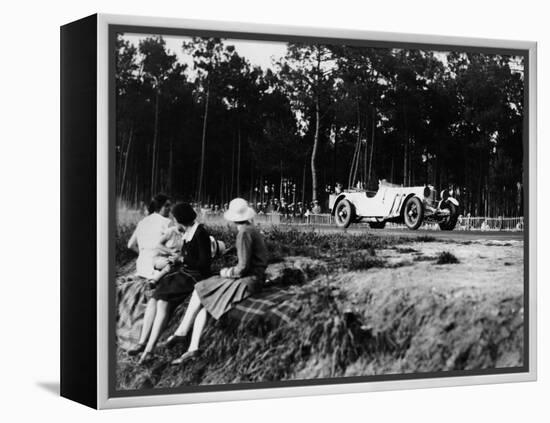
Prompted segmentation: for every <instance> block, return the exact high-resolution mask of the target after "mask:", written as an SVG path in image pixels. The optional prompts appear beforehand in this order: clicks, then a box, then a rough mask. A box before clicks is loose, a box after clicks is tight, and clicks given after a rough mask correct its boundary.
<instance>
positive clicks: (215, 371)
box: [117, 226, 523, 389]
mask: <svg viewBox="0 0 550 423" xmlns="http://www.w3.org/2000/svg"><path fill="white" fill-rule="evenodd" d="M209 230H210V232H211V233H212V234H213V235H214V236H215V237H216V238H218V239H222V240H224V241H225V242H226V243H227V244H228V245H231V244H232V243H233V242H234V237H235V232H234V231H233V230H229V229H228V228H227V227H223V226H219V227H209ZM264 235H265V237H266V241H267V245H268V248H269V251H270V263H271V265H270V269H278V270H279V271H280V270H281V268H282V270H284V269H285V266H287V263H288V259H287V260H285V258H288V257H292V256H298V257H307V258H308V260H310V262H311V263H313V264H312V265H308V266H304V267H303V268H301V269H300V272H301V275H299V276H300V277H296V273H295V272H288V273H284V272H283V273H284V277H282V278H281V279H280V280H278V281H277V284H278V286H279V288H280V289H284V290H286V291H288V292H290V293H291V294H292V301H293V302H294V303H295V304H296V306H297V308H298V312H297V314H296V316H295V317H294V319H293V320H292V322H290V323H288V324H282V325H280V326H278V327H274V328H273V327H272V328H270V329H269V330H266V328H265V327H264V326H261V325H258V326H254V327H241V326H239V325H235V322H231V321H224V320H222V321H220V322H213V321H212V322H211V323H210V324H209V325H208V327H207V329H206V331H205V334H204V337H203V342H202V346H203V349H204V352H203V354H202V356H201V357H200V358H198V359H197V360H195V361H193V362H190V363H187V364H186V365H185V366H182V367H174V366H171V365H170V364H169V363H170V361H171V360H172V359H174V358H176V357H177V356H178V355H179V354H181V353H182V349H177V348H176V349H175V350H174V351H163V350H159V351H158V353H159V356H158V357H157V359H156V360H155V361H154V362H153V363H152V364H151V365H149V366H139V365H137V363H136V361H135V360H134V359H132V358H130V357H128V356H127V354H126V353H125V352H124V351H123V350H120V351H119V352H118V357H117V358H118V366H117V385H118V387H119V389H140V388H160V387H177V386H185V385H196V384H203V385H206V384H214V385H215V384H226V383H243V382H267V381H279V380H296V379H311V378H326V377H340V376H359V375H379V374H391V373H412V372H414V373H418V372H433V371H463V370H470V369H481V368H496V367H510V366H520V365H522V363H523V355H522V354H523V308H522V304H523V295H522V289H521V285H518V286H516V284H515V283H514V284H512V285H510V284H508V285H506V284H504V285H503V286H502V287H500V286H499V285H494V284H484V283H479V282H476V284H473V282H472V284H469V280H468V278H465V277H463V276H462V273H459V274H460V276H457V277H454V276H453V272H454V271H455V269H459V270H460V271H461V272H463V273H464V272H465V273H464V274H468V266H469V265H470V264H469V262H470V261H471V260H469V259H467V260H464V259H463V256H460V254H458V253H457V255H459V256H460V259H459V257H455V256H454V253H455V252H456V251H462V250H464V251H473V248H474V247H472V245H462V246H461V248H462V250H460V249H459V248H458V247H457V246H458V244H456V245H454V244H453V243H445V244H441V245H439V244H437V243H434V239H431V238H430V237H425V236H424V237H414V236H413V237H406V238H399V237H385V236H384V235H383V232H382V233H381V235H376V236H375V235H370V234H369V236H355V235H350V234H345V233H338V234H319V233H315V232H309V231H294V230H284V231H281V230H278V229H276V228H267V229H264ZM436 244H437V245H436ZM475 248H481V249H483V251H484V255H487V248H493V249H495V248H497V249H498V248H507V249H510V248H511V247H509V246H479V247H475ZM423 250H426V251H428V253H427V254H423V253H422V251H423ZM388 251H390V252H392V254H393V255H394V256H395V255H397V256H398V257H403V256H407V255H409V256H410V257H411V259H410V260H409V259H407V260H402V261H400V262H396V261H395V260H390V259H389V258H388V257H389V256H391V255H389V254H388ZM450 251H453V253H450ZM499 255H500V253H499V252H497V253H495V256H497V257H498V256H499ZM117 257H118V256H117ZM480 257H481V256H480ZM234 259H235V258H234V257H232V256H227V257H224V258H223V259H218V260H217V261H216V262H215V264H214V268H215V270H217V269H219V267H221V266H224V265H228V264H231V262H232V261H234ZM476 260H477V261H476V263H477V262H479V263H481V264H480V265H484V261H483V260H485V259H482V258H477V259H476ZM506 260H511V259H510V258H507V259H506ZM486 261H487V263H488V264H489V262H488V259H487V260H486ZM130 262H131V261H130ZM124 263H128V262H127V261H126V262H124ZM124 263H121V264H124ZM477 265H478V264H476V266H477ZM492 265H493V263H492V262H491V266H492ZM294 270H295V269H294ZM475 270H476V272H477V273H483V272H478V269H477V268H476V269H475ZM457 271H458V270H457ZM490 271H491V269H488V270H487V275H488V278H490V277H491V275H490ZM427 276H429V278H427ZM481 282H483V281H481ZM184 310H185V305H182V306H180V307H179V308H178V309H177V310H176V312H175V314H174V316H173V317H172V319H171V321H170V323H169V327H168V329H167V330H166V331H165V333H164V334H163V337H166V336H167V335H168V334H169V333H171V332H172V331H173V329H174V328H175V326H176V325H177V324H178V323H179V320H180V318H181V316H182V314H183V312H184Z"/></svg>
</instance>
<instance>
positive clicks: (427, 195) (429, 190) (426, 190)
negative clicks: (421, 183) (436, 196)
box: [424, 186, 432, 198]
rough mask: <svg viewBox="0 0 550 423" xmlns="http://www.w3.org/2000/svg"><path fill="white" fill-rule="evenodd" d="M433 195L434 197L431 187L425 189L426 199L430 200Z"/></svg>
mask: <svg viewBox="0 0 550 423" xmlns="http://www.w3.org/2000/svg"><path fill="white" fill-rule="evenodd" d="M431 195H432V189H431V188H430V187H429V186H425V187H424V197H425V198H430V196H431Z"/></svg>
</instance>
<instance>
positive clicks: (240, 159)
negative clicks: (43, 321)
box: [109, 31, 529, 395]
mask: <svg viewBox="0 0 550 423" xmlns="http://www.w3.org/2000/svg"><path fill="white" fill-rule="evenodd" d="M195 32H196V33H189V35H174V34H173V33H163V32H162V31H159V32H158V33H152V32H146V33H141V32H139V31H136V32H130V31H127V32H117V33H116V34H115V40H114V41H113V43H114V46H115V48H114V49H113V51H111V53H110V54H112V55H114V57H113V64H114V76H113V78H112V81H114V86H113V87H111V89H112V91H113V93H112V95H113V97H114V104H115V108H114V112H113V113H114V114H113V115H112V116H114V119H113V120H112V122H111V125H113V129H112V131H111V134H112V135H114V138H113V139H111V140H110V142H111V145H112V146H113V148H114V151H115V156H114V177H113V178H114V180H113V186H114V196H115V200H116V204H115V205H114V206H113V207H115V213H114V214H115V225H116V227H115V228H114V232H115V234H114V237H115V248H114V255H115V257H114V271H113V275H114V280H113V281H111V283H112V284H114V286H115V289H114V292H115V296H116V298H113V299H111V300H112V304H113V306H114V307H115V311H114V313H113V314H112V316H114V318H116V323H113V327H114V328H115V333H114V335H113V336H112V337H110V338H109V339H110V340H111V341H110V342H113V343H115V345H111V346H110V347H112V350H111V351H113V353H112V355H111V358H112V359H114V365H113V366H112V367H111V369H112V371H113V374H111V375H110V376H111V377H112V378H113V381H114V382H113V383H114V390H115V391H116V393H117V394H121V395H126V394H129V393H132V392H136V393H147V394H155V392H163V393H166V392H170V390H173V391H174V392H188V391H189V390H191V389H195V388H199V387H201V388H205V387H210V388H211V389H220V390H223V389H231V387H235V386H237V387H239V388H241V389H242V388H245V389H246V387H253V388H261V387H268V386H286V385H285V384H294V385H295V386H299V385H300V384H303V383H319V384H323V383H335V382H338V383H346V382H350V383H352V382H358V381H360V382H368V381H370V380H389V379H391V378H393V380H399V378H428V377H430V378H434V377H447V376H461V375H479V374H498V373H513V372H521V371H525V369H526V368H527V366H528V363H527V361H528V348H527V347H528V340H527V339H526V336H527V333H528V332H527V326H526V321H525V318H524V315H525V314H526V306H527V300H526V291H525V289H526V286H527V275H526V269H527V264H528V256H527V255H528V248H527V245H528V240H527V239H526V234H527V233H528V232H527V228H528V224H529V222H528V221H527V216H528V213H527V207H528V203H529V202H528V197H527V193H528V169H527V168H526V167H527V166H528V165H527V163H528V157H527V153H528V145H527V143H528V134H527V133H526V131H527V128H528V127H527V124H526V122H527V104H526V98H527V97H526V91H527V87H528V86H527V82H528V81H527V76H528V69H527V56H526V52H523V53H522V52H521V51H519V50H516V51H512V50H506V49H501V50H498V49H495V48H474V47H464V48H461V47H458V46H445V45H442V46H437V45H434V46H430V45H415V44H407V43H403V42H401V43H398V42H369V41H366V40H362V41H359V40H345V39H342V40H338V39H329V38H327V39H322V38H318V39H315V38H306V37H283V36H280V37H276V36H270V37H266V36H258V37H254V35H253V34H251V35H247V36H244V35H242V36H240V37H236V36H227V37H223V36H220V35H219V34H214V33H206V32H204V33H202V34H201V33H200V31H195ZM210 388H208V389H210ZM167 390H168V391H167Z"/></svg>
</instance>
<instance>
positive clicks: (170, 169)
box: [166, 137, 174, 194]
mask: <svg viewBox="0 0 550 423" xmlns="http://www.w3.org/2000/svg"><path fill="white" fill-rule="evenodd" d="M173 173H174V139H173V138H172V137H170V153H169V156H168V177H167V178H166V179H167V180H166V190H167V191H168V192H169V193H170V194H172V192H173V185H172V183H173Z"/></svg>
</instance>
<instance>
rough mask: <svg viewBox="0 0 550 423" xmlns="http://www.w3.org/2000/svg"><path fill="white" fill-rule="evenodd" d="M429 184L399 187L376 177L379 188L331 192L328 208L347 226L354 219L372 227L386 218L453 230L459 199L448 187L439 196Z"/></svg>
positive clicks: (380, 223) (378, 224)
mask: <svg viewBox="0 0 550 423" xmlns="http://www.w3.org/2000/svg"><path fill="white" fill-rule="evenodd" d="M436 197H437V193H436V191H435V189H434V188H433V187H432V186H431V185H426V186H418V187H402V186H400V185H394V184H390V183H388V182H386V181H379V183H378V191H375V192H374V191H366V190H363V189H349V190H345V191H343V192H340V193H335V194H331V195H330V198H329V208H330V210H331V213H332V215H333V216H334V220H335V222H336V224H337V225H338V226H340V227H342V228H347V227H348V226H349V225H350V224H351V223H354V222H360V221H363V222H368V223H369V225H370V227H371V228H376V229H381V228H383V227H384V226H385V225H386V222H398V223H405V225H406V226H407V227H408V228H409V229H418V228H419V227H420V226H421V225H422V223H423V222H424V221H432V222H436V223H438V224H439V227H440V228H441V229H442V230H444V231H452V230H453V229H454V227H455V225H456V222H457V219H458V213H459V212H458V201H457V199H456V198H454V197H452V196H451V195H450V193H449V191H448V190H443V191H441V194H440V196H439V199H437V198H436Z"/></svg>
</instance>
